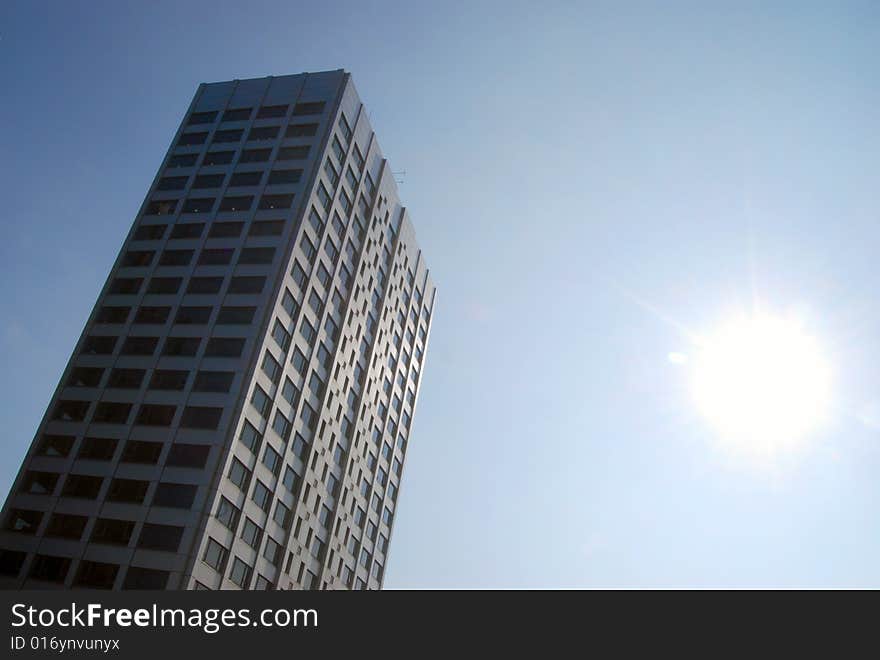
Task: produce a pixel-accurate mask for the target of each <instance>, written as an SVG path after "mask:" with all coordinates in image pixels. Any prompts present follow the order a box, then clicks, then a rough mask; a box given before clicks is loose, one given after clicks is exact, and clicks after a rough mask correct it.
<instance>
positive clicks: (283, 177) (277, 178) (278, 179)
mask: <svg viewBox="0 0 880 660" xmlns="http://www.w3.org/2000/svg"><path fill="white" fill-rule="evenodd" d="M302 173H303V171H302V170H273V171H272V172H270V173H269V185H270V186H271V185H278V184H284V183H299V180H300V179H301V178H302Z"/></svg>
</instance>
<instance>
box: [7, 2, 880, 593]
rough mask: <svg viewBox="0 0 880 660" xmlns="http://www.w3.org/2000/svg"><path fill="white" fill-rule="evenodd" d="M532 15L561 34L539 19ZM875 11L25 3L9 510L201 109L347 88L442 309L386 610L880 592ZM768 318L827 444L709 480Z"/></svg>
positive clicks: (12, 133) (14, 137) (879, 88)
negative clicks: (553, 600) (822, 394)
mask: <svg viewBox="0 0 880 660" xmlns="http://www.w3.org/2000/svg"><path fill="white" fill-rule="evenodd" d="M539 8H540V9H539ZM878 43H880V9H878V6H877V5H876V3H872V2H863V3H846V2H833V3H831V2H829V3H810V2H797V3H794V2H792V3H784V2H777V3H772V6H768V3H746V2H736V3H734V2H728V3H720V2H719V3H706V2H672V3H623V2H607V3H599V2H596V3H511V2H499V3H489V2H482V3H481V2H467V3H451V2H444V3H434V4H427V3H412V2H409V3H399V4H392V3H382V2H357V3H351V4H347V3H261V2H251V3H248V4H247V5H245V3H233V2H221V1H219V0H214V1H213V2H210V3H196V2H180V3H172V2H155V3H122V2H105V3H99V2H88V3H86V2H83V3H60V2H58V3H45V2H6V3H4V4H3V6H2V8H0V79H2V80H3V84H4V86H5V92H4V95H3V97H4V98H3V103H0V119H2V125H3V126H4V127H5V130H4V131H2V132H0V153H2V154H3V158H2V159H0V181H2V182H3V184H2V194H3V199H4V202H5V204H4V207H5V208H4V213H3V216H2V217H3V230H4V238H5V240H4V241H2V243H0V256H2V259H0V264H2V266H0V267H2V277H0V294H2V299H3V300H4V301H6V302H5V304H4V305H3V306H2V309H0V342H2V345H0V346H2V348H0V351H2V359H3V364H4V366H5V374H4V376H5V377H4V378H3V379H2V383H0V414H2V418H3V420H4V422H5V424H4V426H5V443H4V450H3V461H2V466H0V489H2V490H3V492H4V493H5V492H6V490H7V488H8V486H9V484H10V483H11V481H12V479H13V478H14V475H15V471H16V469H17V468H18V465H19V464H20V461H21V458H22V457H23V455H24V453H25V451H26V447H27V446H28V445H29V443H30V441H31V439H32V436H33V432H34V430H35V428H36V426H37V424H38V423H39V420H40V417H41V415H42V413H43V410H44V408H45V405H46V403H47V401H48V400H49V398H50V396H51V394H52V391H53V389H54V387H55V385H56V384H57V380H58V378H59V376H60V374H61V371H62V369H63V367H64V365H65V363H66V360H67V358H68V356H69V353H70V351H71V349H72V348H73V346H74V344H75V341H76V339H77V337H78V336H79V333H80V331H81V328H82V326H83V323H84V322H85V320H86V318H87V316H88V313H89V310H90V309H91V306H92V304H93V303H94V299H95V297H96V295H97V293H98V291H99V290H100V287H101V285H102V283H103V281H104V278H105V276H106V273H107V271H108V269H109V268H110V266H111V264H112V262H113V260H114V258H115V255H116V251H117V249H118V247H119V244H120V243H121V241H122V240H123V238H124V236H125V235H126V232H127V231H128V227H129V226H130V223H131V221H132V219H133V217H134V215H135V213H136V212H137V209H138V206H139V204H140V203H141V200H142V199H143V195H144V193H145V191H146V189H147V186H148V185H149V183H150V181H151V180H152V177H153V175H154V173H155V170H156V168H157V166H158V165H159V163H160V162H161V160H162V157H163V155H164V153H165V150H166V149H167V147H168V142H169V140H170V137H171V135H172V134H173V131H174V129H175V128H176V126H177V124H178V123H179V121H180V118H181V116H182V114H183V112H184V111H185V109H186V107H187V105H188V103H189V101H190V99H191V97H192V94H193V92H194V90H195V87H196V85H197V84H198V83H199V82H202V81H216V80H228V79H231V78H244V77H257V76H264V75H270V74H275V75H280V74H286V73H297V72H300V71H310V70H311V71H316V70H325V69H337V68H345V69H347V70H349V71H351V72H352V73H353V75H354V78H355V83H356V85H357V87H358V90H359V92H360V94H361V97H362V98H363V99H364V102H365V103H366V105H367V107H368V110H369V113H370V119H371V122H372V124H373V126H374V128H375V130H376V132H377V134H378V136H379V140H380V142H381V144H382V147H383V150H384V152H385V153H386V155H387V156H388V158H389V160H390V162H391V165H392V168H393V169H394V170H405V171H406V175H405V180H404V183H403V184H402V186H401V195H402V197H403V199H404V202H405V204H406V205H407V206H408V207H409V209H410V211H411V214H412V217H413V220H414V223H415V225H416V229H417V233H418V236H419V239H420V242H421V244H422V246H423V248H424V250H425V253H426V255H427V258H428V261H429V264H430V266H431V269H432V273H433V276H434V279H435V281H436V283H437V285H438V288H439V298H438V305H437V308H436V312H435V320H434V325H433V330H432V336H431V345H430V347H429V350H428V356H427V366H426V372H425V378H424V381H423V387H422V391H421V394H420V401H419V409H418V411H417V414H416V417H415V426H414V432H413V441H412V443H411V444H410V450H409V456H408V463H407V471H406V475H405V479H404V483H403V488H402V495H401V498H402V499H401V506H400V512H399V514H398V517H397V521H396V524H395V534H394V540H393V543H392V550H391V557H390V561H389V568H388V572H387V578H386V586H387V587H392V588H411V587H606V586H611V587H678V586H680V587H704V586H783V587H791V586H805V587H806V586H828V587H830V586H873V587H877V586H880V564H878V563H877V561H876V557H877V556H878V554H880V524H878V516H877V511H878V501H880V479H877V474H878V470H880V431H878V426H877V425H876V424H870V423H865V418H866V416H868V417H873V418H874V419H875V421H880V370H878V368H877V367H878V360H880V351H878V337H880V305H878V302H877V291H876V281H877V277H876V271H877V267H878V262H877V249H876V246H878V245H880V222H878V221H880V214H878V203H877V200H878V196H877V191H878V190H880V170H878V168H877V154H878V153H880V119H878V113H877V108H878V107H880V78H878V76H877V75H876V73H877V44H878ZM753 288H754V289H755V290H757V291H758V292H759V295H760V298H761V300H762V301H763V303H764V304H765V305H766V306H767V308H768V309H773V310H779V311H787V310H792V309H795V310H797V311H798V313H799V314H800V315H801V316H802V317H803V318H804V319H806V320H805V323H807V324H808V325H809V326H810V329H811V331H812V332H814V333H815V335H816V336H818V337H821V339H822V341H823V342H824V345H825V346H826V347H827V351H828V354H829V356H830V358H831V360H832V362H833V367H834V371H835V373H836V378H835V385H834V399H835V414H834V415H833V416H832V419H830V420H829V422H828V423H827V424H826V425H825V426H823V427H822V428H821V429H820V430H819V431H817V432H816V433H815V434H814V435H813V436H812V437H811V438H810V439H809V442H808V443H807V444H806V445H805V446H804V447H802V448H801V449H800V450H799V451H798V452H795V453H794V454H792V455H787V456H783V457H779V458H778V459H777V460H775V461H774V462H773V463H772V464H770V465H761V466H754V465H744V464H743V463H742V462H741V461H737V460H733V459H732V458H731V457H730V456H729V455H727V454H726V453H725V452H724V451H722V450H720V449H719V447H718V443H717V442H716V441H715V438H714V435H713V429H711V428H708V427H707V425H706V424H705V423H704V422H703V421H702V419H701V417H700V416H699V414H698V413H697V411H696V410H695V409H694V406H693V403H692V400H691V399H692V397H691V396H690V394H689V391H688V377H687V369H686V368H682V367H681V366H680V365H679V366H676V365H673V364H670V363H669V361H668V360H667V355H668V353H669V352H670V351H683V352H687V351H688V350H689V345H688V339H687V337H686V336H685V334H683V333H682V331H681V329H680V326H683V327H686V328H690V329H695V330H697V331H700V330H701V329H704V328H708V327H711V326H712V325H713V324H714V323H716V322H717V321H718V320H719V319H723V318H724V316H725V314H727V313H728V312H729V310H731V309H732V308H734V307H736V306H737V305H742V304H746V303H747V302H748V301H749V300H750V299H751V296H752V292H753Z"/></svg>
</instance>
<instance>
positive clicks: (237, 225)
mask: <svg viewBox="0 0 880 660" xmlns="http://www.w3.org/2000/svg"><path fill="white" fill-rule="evenodd" d="M205 224H206V223H204V222H184V223H178V224H175V225H170V226H171V227H172V229H171V235H170V236H169V237H168V238H169V239H198V238H201V237H202V233H204V231H205ZM284 224H285V223H284V220H255V221H254V222H252V223H251V224H250V226H249V227H248V233H247V235H248V236H280V235H281V234H282V233H283V232H284ZM168 227H169V225H159V224H148V225H139V226H138V227H137V229H135V230H134V235H133V236H132V240H134V241H160V240H162V239H163V238H165V233H166V232H167V231H168ZM243 228H244V223H243V222H215V223H213V224H211V227H210V229H209V230H208V238H238V237H239V236H240V235H241V230H242V229H243Z"/></svg>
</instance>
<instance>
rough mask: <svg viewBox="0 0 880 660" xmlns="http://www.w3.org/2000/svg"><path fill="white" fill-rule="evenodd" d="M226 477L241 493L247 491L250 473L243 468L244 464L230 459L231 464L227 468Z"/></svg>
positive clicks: (235, 459)
mask: <svg viewBox="0 0 880 660" xmlns="http://www.w3.org/2000/svg"><path fill="white" fill-rule="evenodd" d="M226 476H227V477H228V478H229V481H231V482H232V483H234V484H235V485H236V486H238V488H239V489H240V490H241V491H242V492H246V491H247V488H248V484H249V483H250V480H251V472H250V470H248V469H247V468H246V467H245V466H244V463H242V462H241V461H239V460H238V459H237V458H233V459H232V464H231V465H230V466H229V474H227V475H226Z"/></svg>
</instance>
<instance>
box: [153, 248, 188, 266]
mask: <svg viewBox="0 0 880 660" xmlns="http://www.w3.org/2000/svg"><path fill="white" fill-rule="evenodd" d="M192 256H193V251H192V250H164V251H163V252H162V256H161V257H160V259H159V265H160V266H187V265H189V262H190V261H191V260H192Z"/></svg>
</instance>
